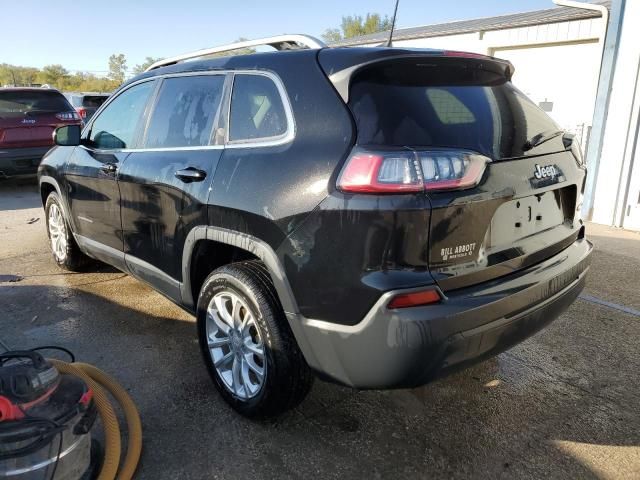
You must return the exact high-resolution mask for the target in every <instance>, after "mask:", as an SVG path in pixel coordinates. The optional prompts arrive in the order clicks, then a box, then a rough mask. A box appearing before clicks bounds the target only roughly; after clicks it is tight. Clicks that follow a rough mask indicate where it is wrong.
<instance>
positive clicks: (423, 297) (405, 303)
mask: <svg viewBox="0 0 640 480" xmlns="http://www.w3.org/2000/svg"><path fill="white" fill-rule="evenodd" d="M440 300H442V298H440V294H439V293H438V291H437V290H434V289H429V290H422V291H420V292H412V293H402V294H400V295H396V296H395V297H393V298H392V299H391V301H390V302H389V303H388V304H387V308H391V309H393V308H409V307H419V306H422V305H430V304H432V303H438V302H439V301H440Z"/></svg>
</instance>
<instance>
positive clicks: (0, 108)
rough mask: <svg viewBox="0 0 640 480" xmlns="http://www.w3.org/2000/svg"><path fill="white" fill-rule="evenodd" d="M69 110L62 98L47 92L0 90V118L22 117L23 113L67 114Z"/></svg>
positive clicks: (56, 93)
mask: <svg viewBox="0 0 640 480" xmlns="http://www.w3.org/2000/svg"><path fill="white" fill-rule="evenodd" d="M70 110H71V108H70V106H69V103H68V102H67V100H66V99H65V98H64V96H63V95H62V94H61V93H59V92H56V91H47V90H7V91H4V92H3V91H2V90H1V89H0V116H1V117H11V116H22V115H24V114H25V113H54V112H55V113H58V112H68V111H70Z"/></svg>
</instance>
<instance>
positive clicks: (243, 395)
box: [206, 290, 267, 400]
mask: <svg viewBox="0 0 640 480" xmlns="http://www.w3.org/2000/svg"><path fill="white" fill-rule="evenodd" d="M206 327H207V344H208V347H209V354H210V355H211V360H212V362H213V365H214V367H215V369H216V372H217V373H218V376H219V377H220V379H221V380H222V383H223V384H224V386H225V387H226V388H227V389H228V390H229V391H230V392H231V393H233V394H234V395H235V396H236V397H238V398H240V399H243V400H248V399H251V398H253V397H255V396H256V395H258V394H259V393H260V390H261V389H262V386H263V385H264V381H265V377H266V369H267V364H266V358H265V347H264V342H263V340H262V336H261V334H260V329H259V328H258V324H257V323H256V315H255V313H254V312H253V311H252V309H251V308H249V306H248V305H247V304H246V303H245V302H244V301H243V300H242V299H241V298H240V297H239V296H238V295H237V294H235V293H234V292H231V291H229V290H225V291H223V292H220V293H217V294H216V295H214V296H213V298H212V299H211V301H210V302H209V306H208V307H207V317H206Z"/></svg>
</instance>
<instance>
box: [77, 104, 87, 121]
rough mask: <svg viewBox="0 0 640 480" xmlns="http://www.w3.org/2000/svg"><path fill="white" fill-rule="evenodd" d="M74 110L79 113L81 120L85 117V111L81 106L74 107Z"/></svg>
mask: <svg viewBox="0 0 640 480" xmlns="http://www.w3.org/2000/svg"><path fill="white" fill-rule="evenodd" d="M76 112H78V115H80V118H82V119H83V120H84V119H85V118H87V111H86V110H85V109H84V108H83V107H78V108H76Z"/></svg>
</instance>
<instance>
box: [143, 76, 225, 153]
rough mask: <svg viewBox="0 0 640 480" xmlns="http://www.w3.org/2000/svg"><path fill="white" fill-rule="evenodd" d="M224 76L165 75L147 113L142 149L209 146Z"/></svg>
mask: <svg viewBox="0 0 640 480" xmlns="http://www.w3.org/2000/svg"><path fill="white" fill-rule="evenodd" d="M224 79H225V76H224V75H202V76H186V77H174V78H167V79H165V80H164V81H163V82H162V86H161V87H160V93H159V96H158V101H157V103H156V106H155V108H154V110H153V113H152V114H151V119H150V121H149V126H148V127H147V135H146V141H145V145H144V146H145V148H170V147H200V146H204V145H209V140H210V138H211V131H212V128H213V124H214V120H215V118H216V114H217V113H218V110H219V108H220V103H221V99H222V87H223V85H224Z"/></svg>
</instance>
